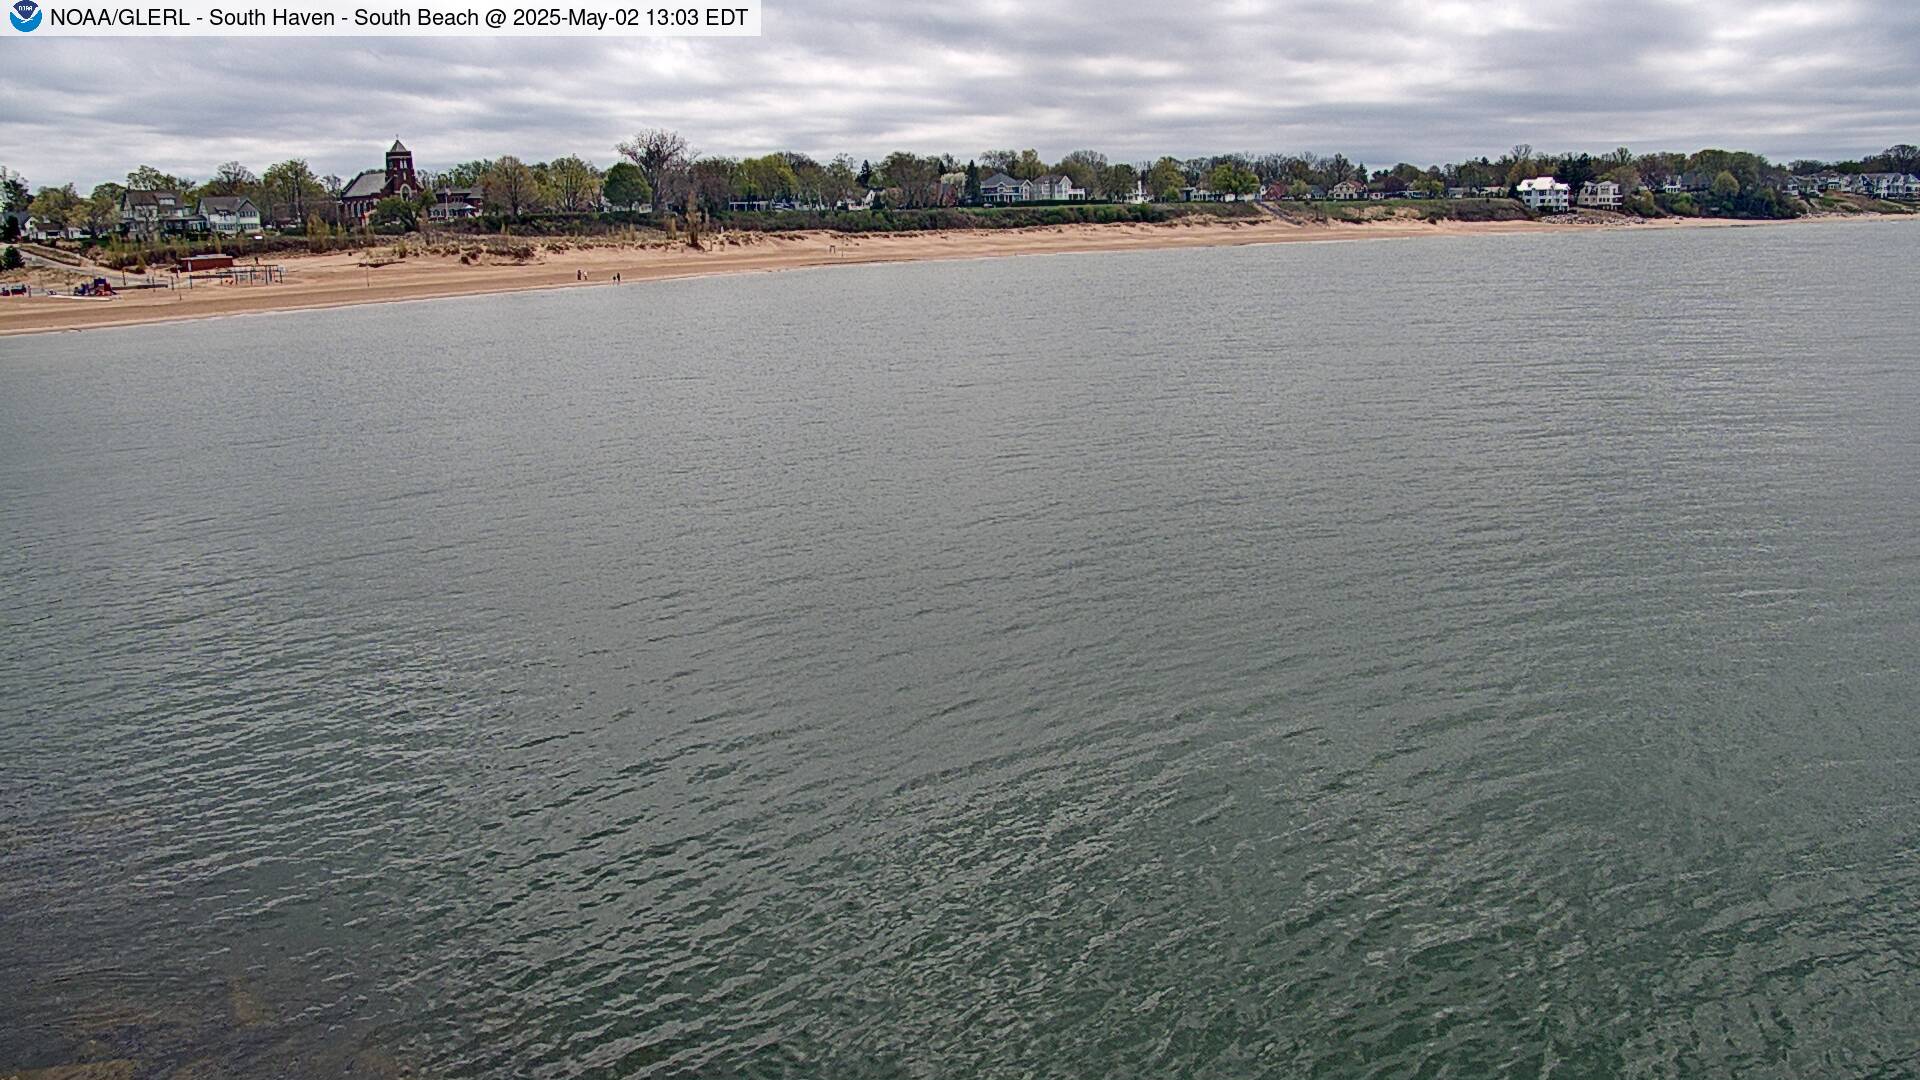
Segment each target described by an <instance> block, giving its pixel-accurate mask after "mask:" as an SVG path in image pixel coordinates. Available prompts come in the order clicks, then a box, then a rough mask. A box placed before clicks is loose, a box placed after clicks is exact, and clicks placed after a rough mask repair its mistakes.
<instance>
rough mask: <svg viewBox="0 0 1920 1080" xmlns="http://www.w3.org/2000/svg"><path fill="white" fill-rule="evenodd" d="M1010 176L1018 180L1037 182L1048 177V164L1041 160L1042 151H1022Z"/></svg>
mask: <svg viewBox="0 0 1920 1080" xmlns="http://www.w3.org/2000/svg"><path fill="white" fill-rule="evenodd" d="M1009 174H1010V175H1011V176H1012V177H1013V178H1014V179H1016V180H1036V179H1039V178H1040V177H1042V176H1045V175H1047V163H1046V162H1045V161H1042V160H1041V159H1040V151H1038V150H1022V151H1020V157H1019V159H1018V160H1016V161H1015V162H1014V163H1013V168H1012V169H1011V170H1009Z"/></svg>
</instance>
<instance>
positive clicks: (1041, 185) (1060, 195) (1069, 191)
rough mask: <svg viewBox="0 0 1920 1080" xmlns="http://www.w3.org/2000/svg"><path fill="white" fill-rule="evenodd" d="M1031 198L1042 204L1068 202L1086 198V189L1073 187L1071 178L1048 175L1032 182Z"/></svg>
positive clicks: (1058, 174) (1057, 174)
mask: <svg viewBox="0 0 1920 1080" xmlns="http://www.w3.org/2000/svg"><path fill="white" fill-rule="evenodd" d="M1033 197H1034V198H1035V199H1037V200H1040V201H1043V202H1049V201H1050V202H1069V201H1072V200H1075V199H1084V198H1086V197H1087V189H1086V188H1079V187H1074V186H1073V178H1072V177H1070V176H1063V175H1061V174H1060V173H1048V174H1047V175H1045V176H1042V177H1040V178H1039V179H1037V180H1035V181H1034V182H1033Z"/></svg>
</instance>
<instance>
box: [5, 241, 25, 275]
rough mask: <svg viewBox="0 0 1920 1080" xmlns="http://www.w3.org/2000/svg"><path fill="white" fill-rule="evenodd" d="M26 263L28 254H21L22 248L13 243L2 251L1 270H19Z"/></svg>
mask: <svg viewBox="0 0 1920 1080" xmlns="http://www.w3.org/2000/svg"><path fill="white" fill-rule="evenodd" d="M25 265H27V259H26V256H24V255H22V254H20V249H19V248H17V247H14V246H13V245H12V244H8V245H7V249H6V250H5V251H0V270H18V269H20V268H21V267H23V266H25Z"/></svg>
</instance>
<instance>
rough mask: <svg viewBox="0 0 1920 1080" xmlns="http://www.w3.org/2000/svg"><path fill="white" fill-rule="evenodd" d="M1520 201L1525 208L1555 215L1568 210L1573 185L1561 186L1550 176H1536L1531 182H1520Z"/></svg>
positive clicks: (1561, 184)
mask: <svg viewBox="0 0 1920 1080" xmlns="http://www.w3.org/2000/svg"><path fill="white" fill-rule="evenodd" d="M1519 188H1520V201H1521V202H1523V203H1526V204H1527V208H1528V209H1530V210H1535V211H1538V212H1540V213H1543V214H1555V213H1559V212H1560V211H1562V210H1566V209H1567V208H1568V205H1567V204H1568V196H1569V195H1571V194H1572V193H1573V185H1571V184H1563V183H1561V182H1560V181H1558V180H1555V179H1554V178H1553V177H1551V176H1536V177H1534V178H1533V179H1531V180H1522V181H1520V184H1519Z"/></svg>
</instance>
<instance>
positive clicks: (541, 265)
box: [0, 218, 1753, 335]
mask: <svg viewBox="0 0 1920 1080" xmlns="http://www.w3.org/2000/svg"><path fill="white" fill-rule="evenodd" d="M1742 224H1753V223H1743V222H1732V221H1725V220H1718V219H1699V218H1694V219H1671V218H1670V219H1662V220H1658V221H1649V222H1635V223H1632V224H1626V223H1624V219H1623V222H1622V223H1609V224H1604V225H1596V224H1571V223H1565V222H1538V221H1505V222H1472V223H1466V222H1441V223H1432V224H1429V223H1423V222H1370V223H1367V224H1340V223H1324V224H1306V225H1300V224H1291V223H1288V222H1284V221H1279V220H1264V221H1217V220H1199V219H1194V220H1189V221H1183V222H1175V223H1167V224H1151V225H1147V224H1139V225H1134V224H1127V225H1072V226H1054V227H1045V228H1036V229H1009V230H1003V231H985V230H982V231H956V232H926V233H887V234H859V235H847V234H837V233H828V232H809V233H734V234H731V235H724V236H720V237H717V238H709V241H708V245H707V249H706V250H692V249H689V248H687V247H685V246H684V245H680V246H667V245H663V244H655V245H652V246H642V245H625V246H621V245H613V244H609V245H602V246H572V244H570V243H569V242H566V241H560V242H557V243H556V242H552V241H546V240H540V239H534V240H531V241H529V242H530V243H532V244H534V245H535V246H536V249H537V251H538V254H537V255H536V256H535V258H534V259H533V260H532V261H530V262H510V261H505V260H501V259H496V258H492V257H489V258H487V259H484V260H481V261H480V262H478V263H476V264H468V263H465V262H462V261H461V260H460V259H459V258H458V257H457V256H454V255H451V254H410V255H408V256H407V257H405V258H400V259H394V258H393V257H392V253H391V252H390V251H389V250H388V249H384V248H376V249H371V250H368V251H356V252H338V253H334V254H328V255H315V256H292V257H282V258H280V259H278V260H277V262H278V263H279V265H281V266H284V267H285V270H286V279H285V281H284V282H282V283H277V284H272V285H236V284H221V283H217V282H207V281H200V282H196V283H195V285H194V287H193V288H191V289H188V288H184V287H182V288H173V289H152V290H139V291H128V292H123V293H122V294H120V295H119V296H118V297H116V298H114V299H112V300H106V301H93V300H70V299H55V298H48V297H39V296H36V297H32V298H14V297H7V298H0V335H11V334H32V333H41V332H46V331H55V330H85V329H93V328H99V327H110V326H126V325H131V324H137V323H153V322H171V321H175V320H181V319H199V318H210V317H217V316H224V315H241V314H251V313H258V312H269V311H292V310H298V309H304V308H324V307H344V306H348V305H353V304H369V303H387V302H393V301H402V300H424V299H431V298H437V297H449V296H468V295H476V294H482V293H493V292H511V291H518V290H523V289H550V288H580V287H596V286H598V287H605V286H609V285H612V284H613V278H614V275H615V274H618V275H619V276H620V279H621V283H622V284H637V283H641V282H646V281H657V280H663V279H667V278H682V277H695V276H700V275H708V274H728V273H752V272H764V271H775V270H790V269H797V268H801V267H817V266H843V265H856V264H864V263H887V262H912V261H921V260H930V259H973V258H992V257H1000V256H1010V255H1047V254H1062V253H1069V252H1098V251H1143V250H1151V249H1161V248H1184V247H1214V246H1229V245H1243V244H1277V243H1298V242H1324V241H1339V240H1384V239H1399V238H1411V237H1423V236H1463V235H1487V234H1513V233H1540V232H1566V231H1594V230H1598V229H1620V228H1626V229H1664V228H1700V227H1709V228H1710V227H1729V226H1736V225H1742ZM550 244H551V245H553V246H552V247H550V246H549V245H550ZM115 280H117V278H116V279H115Z"/></svg>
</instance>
